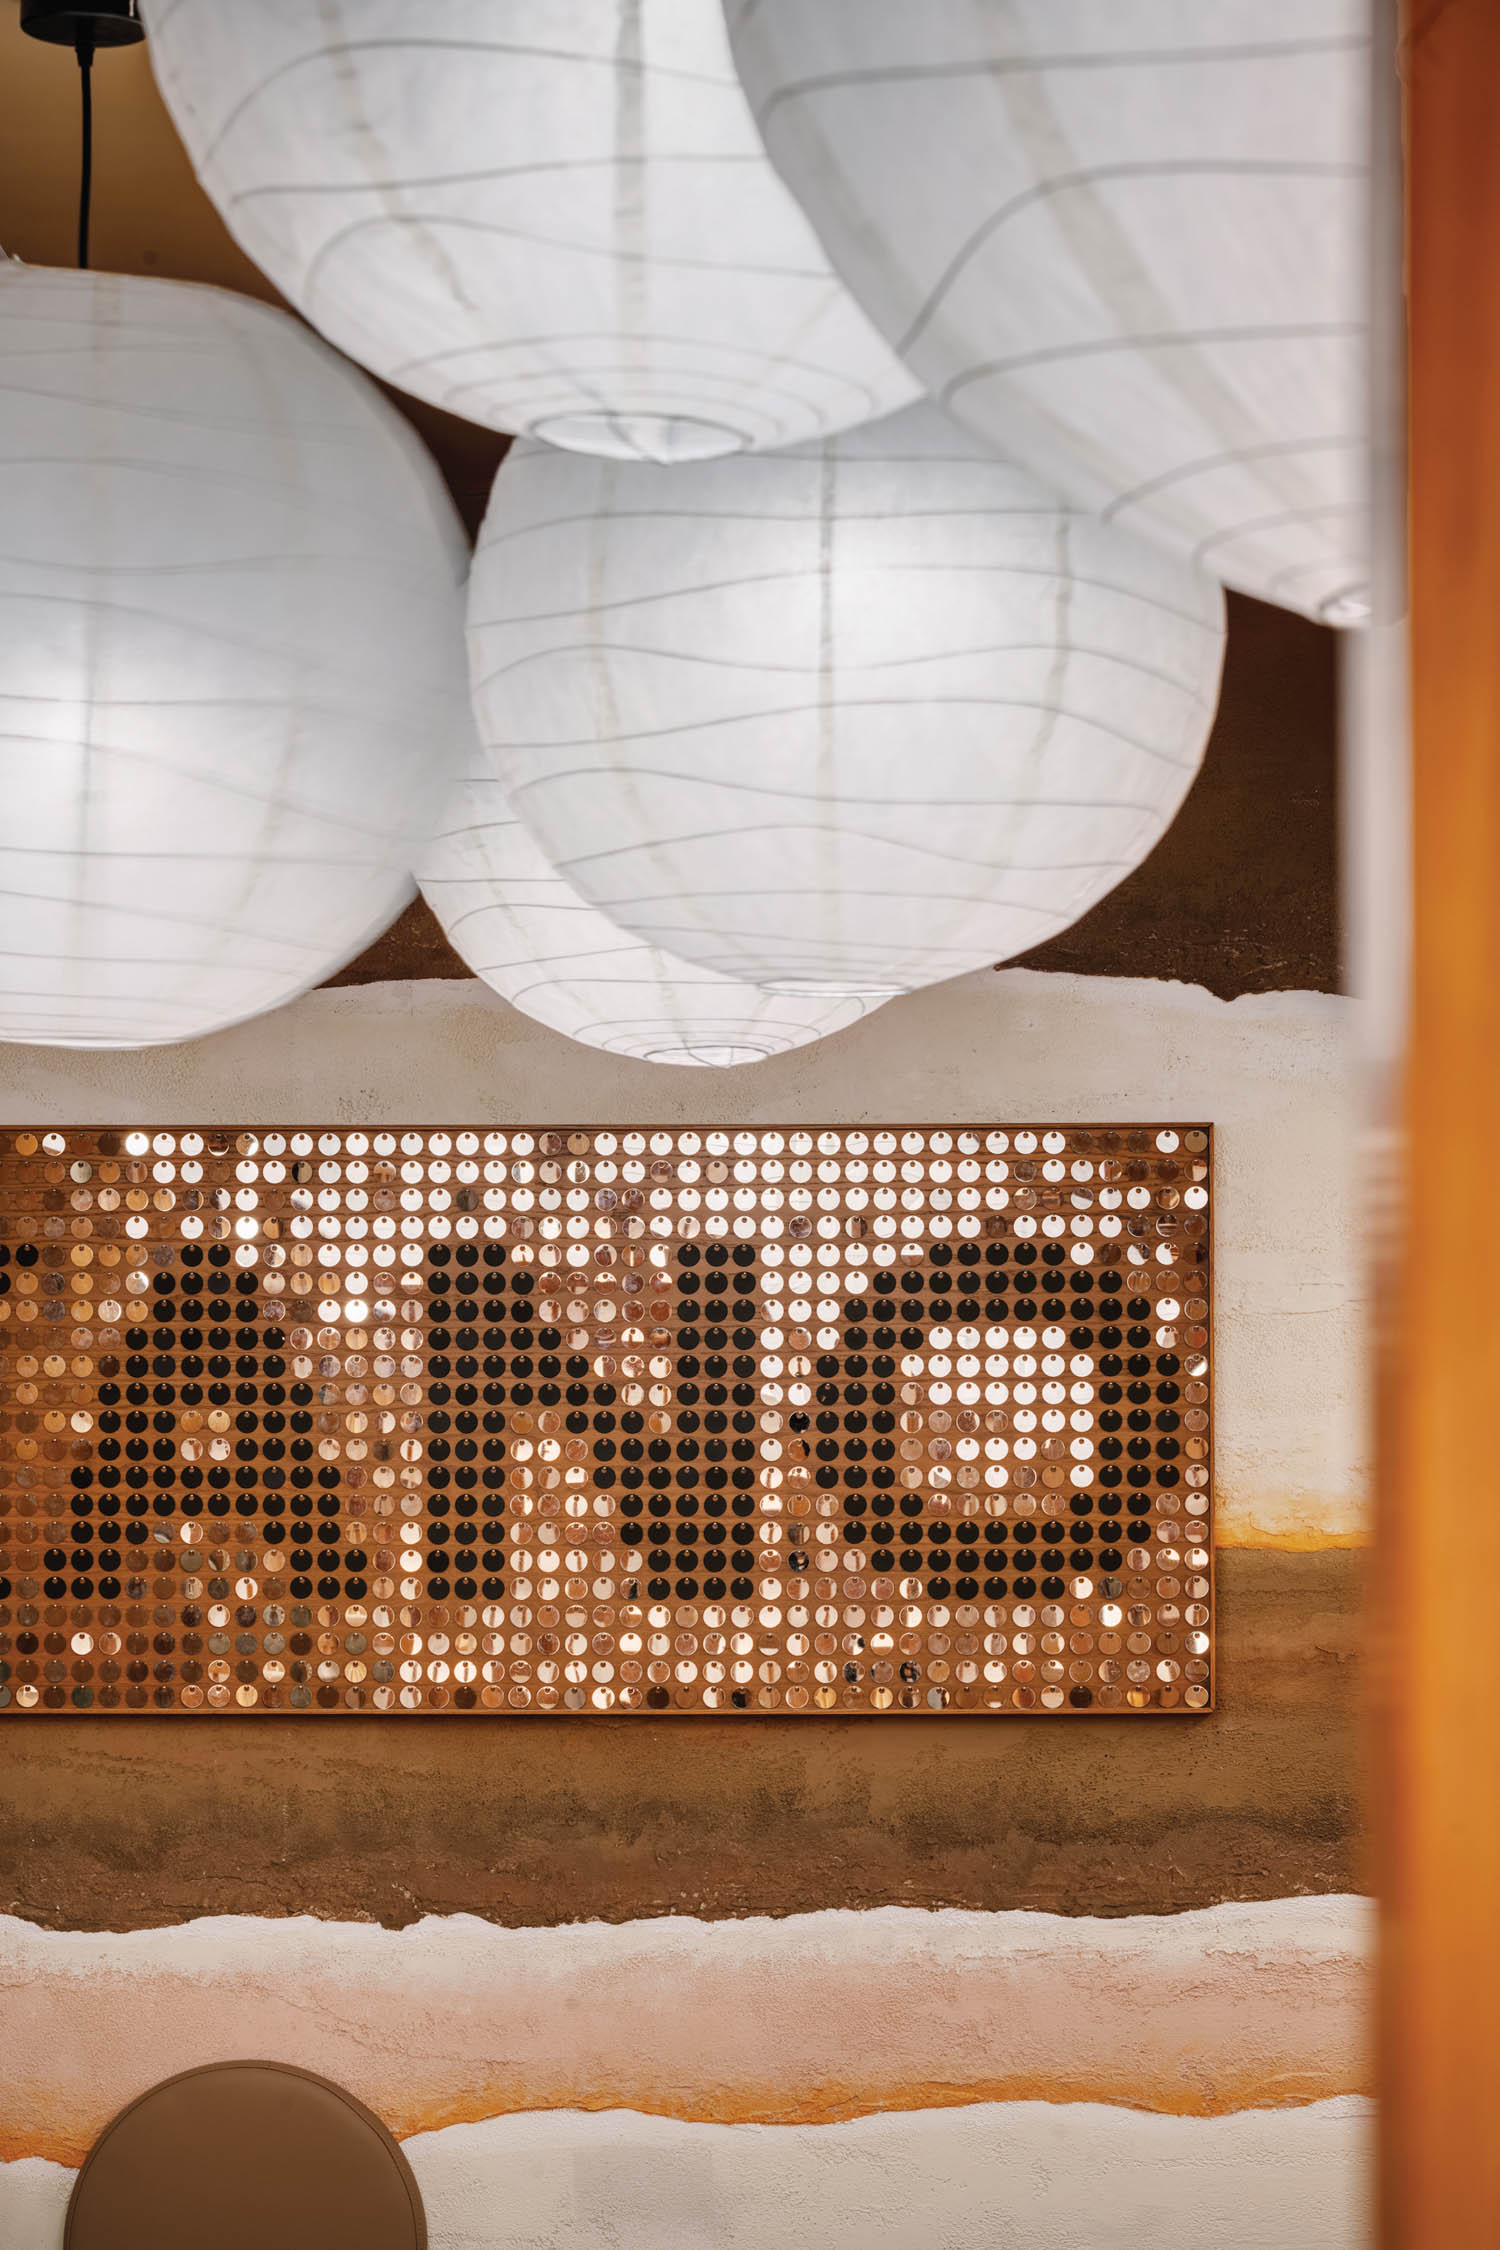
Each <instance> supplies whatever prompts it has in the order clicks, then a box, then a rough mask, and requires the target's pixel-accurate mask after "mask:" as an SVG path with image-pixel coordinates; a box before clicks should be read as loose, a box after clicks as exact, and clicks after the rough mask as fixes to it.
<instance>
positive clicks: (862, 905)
mask: <svg viewBox="0 0 1500 2250" xmlns="http://www.w3.org/2000/svg"><path fill="white" fill-rule="evenodd" d="M1222 645H1223V597H1222V594H1221V593H1220V590H1219V588H1218V587H1217V586H1216V585H1214V584H1213V583H1212V581H1211V580H1209V579H1207V578H1205V577H1203V576H1201V575H1200V574H1199V573H1197V572H1195V571H1193V570H1191V569H1189V568H1188V567H1186V566H1185V565H1184V564H1181V563H1179V562H1176V561H1174V560H1173V559H1172V558H1171V557H1170V556H1166V555H1163V554H1160V553H1159V552H1158V551H1157V550H1155V549H1154V548H1150V547H1146V546H1143V545H1141V544H1139V543H1138V542H1136V541H1134V540H1132V539H1130V538H1128V537H1127V536H1125V535H1124V534H1123V533H1121V532H1118V531H1113V530H1111V529H1109V528H1108V527H1106V526H1104V525H1102V524H1100V523H1098V522H1097V521H1096V520H1095V519H1094V518H1092V517H1091V516H1088V515H1083V514H1070V513H1069V512H1068V511H1067V510H1065V509H1064V508H1063V507H1061V506H1060V505H1059V503H1058V502H1056V501H1055V500H1053V499H1052V498H1051V496H1050V495H1049V494H1046V493H1044V492H1042V491H1041V490H1040V489H1039V488H1038V487H1037V486H1036V485H1035V484H1034V483H1033V482H1032V481H1031V480H1030V479H1029V478H1027V477H1025V476H1023V475H1022V474H1021V473H1020V472H1019V471H1018V470H1015V469H1013V468H1010V467H1009V466H1007V465H1006V464H1005V463H1003V462H1000V461H997V460H995V459H994V458H993V456H991V455H989V454H988V453H986V452H985V451H984V450H983V449H982V448H981V447H979V446H978V445H977V444H976V442H975V441H974V440H973V439H972V438H970V437H969V436H968V435H967V434H966V433H965V432H963V431H961V430H958V429H956V428H955V427H954V426H953V425H952V424H951V423H949V422H947V421H946V420H945V418H944V417H942V416H941V415H939V414H938V413H937V412H936V411H935V410H934V409H932V408H930V407H914V408H910V409H908V410H907V411H906V412H905V413H902V414H899V415H895V416H893V417H891V419H890V420H888V421H886V422H883V423H878V424H875V425H873V426H871V427H869V428H865V429H861V430H856V431H852V432H850V433H848V434H847V435H845V436H843V437H840V438H832V439H826V440H824V441H822V442H821V443H820V444H817V445H812V446H806V447H799V448H796V449H795V450H792V451H789V452H787V453H782V454H776V455H771V456H767V457H764V458H761V459H757V460H754V461H748V460H740V461H714V462H700V463H696V464H692V465H689V466H680V467H677V468H673V469H662V468H657V467H654V466H651V465H647V464H641V463H629V464H624V463H614V462H598V461H586V460H584V459H582V458H581V457H579V456H577V455H569V454H563V453H557V452H553V451H550V450H548V449H545V448H542V447H536V446H530V445H521V446H518V447H515V448H513V449H512V452H511V455H510V457H509V458H508V459H507V461H506V463H505V464H504V466H503V467H502V469H501V472H500V475H499V477H498V479H497V481H496V486H495V491H494V494H493V496H492V498H491V502H490V507H489V512H488V515H487V516H486V519H485V523H484V527H483V530H482V532H481V535H480V541H479V547H478V550H477V553H476V556H475V562H474V568H473V572H472V576H471V581H470V597H469V652H470V664H471V669H472V671H473V674H474V683H475V709H476V714H477V717H478V721H479V728H480V734H481V739H482V740H483V741H484V743H485V745H486V747H487V748H488V750H489V752H490V754H491V757H492V758H493V759H494V761H495V765H496V770H497V771H498V772H499V774H500V777H501V780H502V781H503V782H504V784H505V786H506V788H507V790H508V792H509V795H510V798H511V802H512V804H513V805H514V807H515V810H516V811H517V812H518V813H519V814H520V816H521V817H522V819H523V820H525V821H526V822H527V824H528V826H529V827H531V829H532V830H533V832H534V833H535V835H536V836H537V838H538V840H539V841H540V843H541V845H542V848H543V850H544V851H545V852H546V854H547V856H548V858H549V859H550V860H551V861H552V863H553V864H554V865H555V866H556V867H557V868H558V870H559V872H560V873H561V874H563V875H564V876H565V877H566V879H567V880H568V881H569V882H570V883H571V884H573V885H574V886H575V887H576V888H577V889H578V890H580V891H581V892H582V893H583V894H584V896H585V897H587V898H588V899H589V900H590V901H591V902H592V903H594V904H595V905H597V906H598V907H599V908H600V909H601V910H602V911H603V912H604V913H605V914H607V915H608V916H609V917H610V919H611V920H613V921H616V922H619V923H621V924H623V925H624V926H625V927H626V928H627V929H630V930H632V931H634V932H635V933H636V934H637V935H638V936H639V937H641V938H643V939H645V940H647V941H648V942H649V943H651V944H653V945H659V946H662V947H663V948H665V949H666V950H668V951H670V952H672V953H675V954H680V955H683V956H685V957H686V958H687V959H689V960H693V961H697V962H700V963H702V964H703V965H704V966H705V967H708V968H712V969H714V970H717V971H718V972H719V973H720V974H721V975H725V976H732V977H734V978H736V979H738V980H740V981H742V982H744V983H748V984H755V985H759V986H761V987H763V988H767V989H771V990H780V991H797V992H803V993H816V992H830V993H848V992H863V993H871V994H881V995H886V994H889V993H891V992H895V991H901V990H905V989H909V988H911V987H913V986H917V985H922V984H930V983H933V982H935V981H937V980H938V979H940V978H944V977H949V976H954V975H957V974H959V973H960V972H961V971H964V970H968V969H973V968H976V967H979V966H980V965H981V964H983V963H985V962H989V961H996V960H1000V959H1003V958H1004V957H1005V956H1007V955H1009V954H1014V953H1017V952H1020V951H1022V950H1023V949H1025V948H1026V947H1028V946H1031V945H1034V944H1036V943H1038V942H1039V941H1040V940H1041V939H1043V938H1045V937H1048V936H1050V935H1052V933H1053V932H1055V931H1057V930H1060V929H1063V928H1065V927H1066V925H1067V924H1068V923H1069V922H1071V921H1073V920H1074V919H1075V918H1076V917H1077V916H1078V915H1079V914H1081V913H1082V912H1083V911H1084V909H1085V908H1086V907H1088V906H1090V905H1092V904H1093V902H1094V900H1095V899H1097V898H1099V897H1100V896H1101V895H1102V894H1103V893H1104V892H1105V891H1107V890H1109V889H1110V888H1111V887H1112V885H1113V884H1115V883H1116V882H1118V881H1119V879H1120V877H1121V876H1122V875H1124V874H1125V873H1126V872H1127V871H1128V870H1129V869H1130V868H1132V867H1134V866H1135V865H1136V864H1137V863H1138V862H1139V861H1140V860H1141V859H1142V858H1143V857H1144V855H1145V854H1146V852H1147V851H1148V850H1149V849H1150V847H1151V845H1152V844H1153V843H1155V841H1156V839H1157V838H1158V836H1160V834H1161V832H1162V830H1163V829H1164V828H1165V827H1166V825H1167V823H1168V821H1169V820H1170V819H1171V817H1172V815H1173V813H1174V812H1175V811H1176V809H1177V806H1178V804H1179V803H1180V801H1181V799H1182V797H1183V795H1184V793H1185V792H1186V790H1187V788H1188V786H1189V784H1190V783H1191V781H1192V778H1193V775H1194V773H1195V772H1196V770H1197V766H1198V763H1199V760H1200V758H1201V755H1202V751H1203V747H1204V743H1205V741H1206V739H1207V735H1208V730H1209V726H1210V723H1211V721H1212V717H1213V711H1214V703H1215V697H1216V693H1217V685H1218V675H1219V667H1220V661H1221V656H1222Z"/></svg>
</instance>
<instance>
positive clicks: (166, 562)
mask: <svg viewBox="0 0 1500 2250" xmlns="http://www.w3.org/2000/svg"><path fill="white" fill-rule="evenodd" d="M0 518H3V521H4V527H5V528H4V536H3V538H0V1039H16V1040H32V1041H40V1042H43V1043H46V1044H52V1045H59V1046H72V1047H141V1046H151V1045H155V1044H158V1043H160V1042H163V1041H170V1040H177V1039H190V1038H194V1037H196V1036H197V1035H198V1034H200V1033H202V1032H207V1031H213V1030H216V1029H217V1028H219V1027H220V1026H221V1025H224V1024H230V1023H235V1022H237V1021H239V1020H240V1019H241V1018H243V1017H246V1016H253V1015H258V1014H259V1013H260V1012H261V1011H262V1010H263V1009H266V1008H274V1007H276V1006H277V1005H279V1003H280V1002H282V1001H284V1000H289V999H291V998H292V997H293V996H294V995H295V994H296V993H299V992H302V991H304V990H305V989H306V988H307V987H308V986H309V985H312V984H316V983H317V982H319V980H320V979H321V978H323V977H325V976H327V975H328V974H329V973H330V972H331V971H332V970H334V969H336V968H338V967H339V966H340V965H341V964H342V963H343V962H344V961H345V960H347V959H348V958H349V957H350V956H351V955H352V954H354V953H356V952H358V951H359V949H360V948H361V947H362V946H363V945H365V944H367V943H368V942H369V940H370V939H371V938H373V937H375V936H376V935H378V933H379V932H380V931H381V930H382V929H383V928H384V927H385V925H386V924H387V923H388V922H389V921H390V919H391V918H392V916H393V915H394V914H396V913H397V912H398V911H399V909H400V907H401V905H402V904H403V902H404V901H405V900H406V899H407V898H408V897H410V896H411V893H412V877H411V867H412V863H413V860H414V858H415V856H416V853H417V851H418V849H419V848H420V846H421V844H422V842H423V841H424V840H425V837H426V835H427V833H428V830H429V828H430V826H431V822H432V818H433V816H434V814H435V812H436V810H437V806H438V803H439V802H440V800H441V797H442V794H443V792H444V790H445V788H446V786H447V784H448V781H449V779H450V777H451V774H452V771H453V770H454V768H455V765H456V762H457V758H458V754H459V751H460V748H461V745H462V742H463V740H464V728H465V726H466V724H467V713H466V712H465V710H464V708H463V690H464V684H465V683H464V669H463V642H462V615H463V612H462V589H463V581H464V576H465V563H466V559H467V558H466V555H465V548H464V541H463V536H462V532H461V530H460V528H459V526H458V523H457V521H456V519H455V517H454V514H453V510H452V507H451V504H450V502H449V501H448V498H447V495H446V493H445V492H444V491H443V488H442V486H441V484H440V482H439V480H438V476H437V472H436V470H435V469H434V468H433V466H432V464H431V462H430V461H429V460H428V458H427V456H426V454H425V453H424V452H423V450H422V448H421V447H420V445H419V444H418V443H417V441H416V439H415V438H414V437H413V436H412V434H411V432H410V431H409V430H408V429H407V427H406V425H405V423H404V422H403V421H402V420H401V418H400V416H399V415H397V414H396V413H395V411H394V410H393V409H392V408H391V407H390V406H389V405H388V404H387V403H386V401H385V400H384V399H382V398H381V396H380V394H379V393H378V392H377V391H376V390H375V389H374V386H373V385H372V384H370V383H368V382H367V381H366V380H365V378H364V377H363V376H362V375H360V374H358V373H357V372H356V370H354V369H353V368H351V367H349V366H347V365H346V364H345V363H344V362H343V361H341V360H340V359H338V358H337V357H336V355H335V354H334V353H333V352H331V351H329V349H328V347H327V346H326V345H325V344H322V343H320V342H319V341H318V339H317V337H315V336H313V335H311V334H309V332H308V331H307V330H306V329H305V328H304V327H303V326H302V325H301V323H300V322H298V321H294V320H292V319H290V318H289V317H288V316H287V315H286V314H285V313H280V312H274V311H272V310H271V309H270V308H269V307H268V306H265V305H260V304H255V303H252V302H251V301H250V300H249V299H247V298H242V297H234V296H230V295H228V294H227V293H226V292H224V291H221V290H217V289H200V288H195V287H193V286H191V285H190V284H187V283H184V282H158V281H143V280H129V279H122V278H120V277H119V276H116V275H111V274H90V273H57V272H50V271H41V270H38V271H31V270H28V269H27V268H26V267H24V266H19V265H15V264H4V263H0Z"/></svg>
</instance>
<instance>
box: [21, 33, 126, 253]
mask: <svg viewBox="0 0 1500 2250" xmlns="http://www.w3.org/2000/svg"><path fill="white" fill-rule="evenodd" d="M137 5H138V0H71V4H69V0H21V29H22V30H23V31H28V32H30V34H31V36H32V38H33V39H45V40H46V41H47V42H48V43H49V44H50V45H52V46H54V47H71V48H72V50H73V53H74V55H75V56H76V57H77V60H78V81H79V89H80V93H81V96H82V119H81V123H82V136H83V150H82V163H81V166H80V171H79V180H78V263H79V265H80V266H87V264H88V262H89V206H90V203H91V201H92V197H93V186H94V53H95V50H96V49H97V48H99V47H133V46H134V45H135V43H136V41H137V40H140V39H144V38H145V36H146V27H145V25H144V24H143V23H142V22H141V19H140V16H139V14H138V13H137Z"/></svg>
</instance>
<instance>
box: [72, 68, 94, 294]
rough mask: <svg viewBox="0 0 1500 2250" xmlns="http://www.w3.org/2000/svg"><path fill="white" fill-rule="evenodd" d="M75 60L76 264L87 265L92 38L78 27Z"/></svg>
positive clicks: (91, 174)
mask: <svg viewBox="0 0 1500 2250" xmlns="http://www.w3.org/2000/svg"><path fill="white" fill-rule="evenodd" d="M73 52H74V53H75V54H76V55H77V57H78V83H79V87H80V90H81V92H82V96H83V110H82V120H81V122H82V130H83V163H82V168H81V171H80V173H79V180H78V264H79V267H80V269H82V268H85V267H86V266H87V265H88V262H89V202H90V199H91V197H92V194H93V187H94V34H93V31H92V29H91V28H85V27H84V26H83V25H82V24H80V25H79V26H78V29H77V30H76V31H75V33H74V35H73Z"/></svg>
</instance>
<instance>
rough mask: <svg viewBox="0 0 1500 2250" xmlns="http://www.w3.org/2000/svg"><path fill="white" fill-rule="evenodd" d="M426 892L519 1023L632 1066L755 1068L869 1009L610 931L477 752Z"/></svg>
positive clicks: (431, 852) (428, 863)
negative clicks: (776, 988) (717, 969)
mask: <svg viewBox="0 0 1500 2250" xmlns="http://www.w3.org/2000/svg"><path fill="white" fill-rule="evenodd" d="M420 873H421V885H422V895H423V897H424V898H425V899H426V900H427V903H428V905H429V906H430V907H431V908H432V910H433V912H434V913H435V914H436V916H437V918H438V920H439V921H440V922H441V923H442V925H443V929H444V931H445V932H446V933H447V937H448V941H449V943H450V944H451V945H452V946H453V947H454V949H455V950H456V951H457V952H458V953H460V954H461V955H462V956H463V958H464V960H465V961H466V962H467V963H468V965H469V967H470V968H471V969H472V970H473V971H474V973H475V975H476V976H481V977H483V978H484V980H485V982H486V984H488V985H490V986H492V987H493V989H494V990H495V991H496V992H498V993H499V994H500V997H501V998H502V999H503V1000H508V1001H509V1002H510V1004H511V1006H512V1007H513V1008H518V1009H519V1010H520V1011H521V1013H522V1015H525V1016H530V1017H532V1018H533V1019H534V1021H536V1022H537V1023H544V1024H546V1025H547V1026H548V1027H549V1028H550V1029H551V1030H553V1031H561V1032H565V1033H566V1034H567V1036H568V1038H570V1039H577V1040H580V1041H581V1042H582V1043H583V1045H585V1046H587V1047H598V1048H600V1049H602V1050H603V1052H604V1053H605V1054H608V1055H629V1056H632V1057H633V1058H634V1059H635V1060H636V1061H638V1062H656V1063H698V1064H706V1065H710V1066H714V1065H717V1066H719V1067H723V1066H724V1065H726V1064H730V1063H746V1062H762V1061H764V1060H765V1058H766V1057H767V1056H768V1055H779V1054H784V1053H786V1051H787V1050H788V1049H789V1048H792V1047H804V1046H806V1045H807V1044H808V1042H809V1041H811V1040H814V1039H821V1038H824V1037H826V1036H827V1034H828V1033H829V1032H833V1031H842V1030H844V1029H845V1027H846V1026H847V1025H849V1024H851V1023H857V1022H858V1020H859V1018H860V1017H861V1016H862V1015H864V1014H865V1013H866V1012H867V1009H868V1005H869V1003H867V1002H865V1001H862V1000H856V999H849V1000H834V999H819V998H809V997H807V996H796V995H779V994H773V993H768V992H759V991H757V990H756V989H755V987H754V986H753V985H744V984H736V983H734V982H733V981H732V979H730V978H729V977H721V976H716V975H715V974H714V972H713V970H712V969H702V968H695V967H694V966H693V965H692V963H691V962H688V961H677V960H674V959H673V958H672V957H671V955H670V954H666V953H661V952H659V951H658V950H657V949H656V948H655V947H654V946H650V945H644V944H642V942H641V940H640V939H639V938H633V937H630V936H628V935H627V934H626V933H625V931H623V930H620V929H617V928H616V926H615V925H614V923H613V922H610V921H608V920H607V919H606V918H605V916H604V915H602V914H601V913H600V912H599V911H598V909H597V908H596V907H592V906H589V905H587V904H586V903H585V901H584V900H583V899H581V898H580V897H579V896H578V893H577V892H576V891H574V890H572V889H570V888H569V886H568V884H566V883H565V882H564V881H563V879H562V877H561V876H560V875H558V874H556V873H554V871H553V869H552V868H551V867H550V866H549V865H548V864H547V861H546V860H545V859H544V857H543V856H542V853H541V851H540V850H539V848H538V846H537V844H536V841H535V839H534V838H533V836H532V835H531V833H530V831H529V830H528V829H527V828H526V827H525V826H524V825H523V824H522V823H521V822H520V821H519V820H517V819H516V817H515V815H514V813H513V812H512V811H511V809H510V807H509V805H508V804H507V802H506V798H505V792H504V790H503V789H502V788H501V786H500V784H499V782H498V781H496V780H495V778H494V776H493V774H491V773H490V772H489V770H488V767H487V766H486V765H485V764H484V763H483V761H482V759H481V758H480V757H479V756H478V755H477V751H476V756H475V758H474V759H473V761H472V763H471V767H470V770H469V772H467V773H466V774H465V776H464V778H463V780H462V782H461V783H460V784H459V786H458V788H457V789H456V790H455V791H454V794H453V798H452V801H451V803H450V804H449V806H448V810H447V814H446V817H445V818H444V819H442V820H441V821H440V823H439V826H438V831H437V833H436V835H435V836H434V837H433V839H432V842H431V844H430V845H429V846H428V848H427V852H426V856H425V858H424V860H423V863H422V867H421V870H420Z"/></svg>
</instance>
